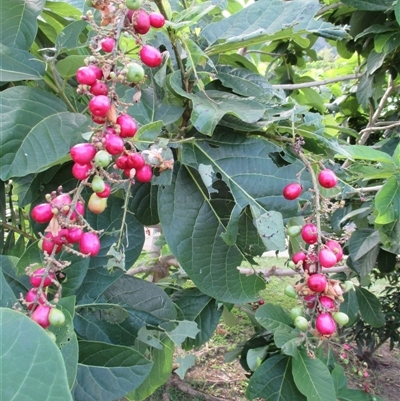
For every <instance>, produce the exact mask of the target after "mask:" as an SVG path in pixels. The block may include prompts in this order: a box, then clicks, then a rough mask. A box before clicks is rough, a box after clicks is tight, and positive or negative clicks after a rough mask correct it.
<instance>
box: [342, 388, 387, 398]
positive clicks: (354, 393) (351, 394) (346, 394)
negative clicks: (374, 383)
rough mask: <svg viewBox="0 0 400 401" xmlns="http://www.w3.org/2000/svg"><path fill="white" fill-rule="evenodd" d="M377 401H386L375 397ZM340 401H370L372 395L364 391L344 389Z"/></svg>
mask: <svg viewBox="0 0 400 401" xmlns="http://www.w3.org/2000/svg"><path fill="white" fill-rule="evenodd" d="M375 398H376V401H384V400H383V399H382V398H381V397H377V396H375ZM338 400H339V401H370V400H371V395H370V394H368V393H366V392H365V391H363V390H353V389H350V388H346V389H343V390H341V391H340V392H339V394H338Z"/></svg>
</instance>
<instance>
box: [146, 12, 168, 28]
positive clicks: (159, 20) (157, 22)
mask: <svg viewBox="0 0 400 401" xmlns="http://www.w3.org/2000/svg"><path fill="white" fill-rule="evenodd" d="M149 19H150V25H151V26H152V27H153V28H162V27H163V26H164V24H165V18H164V16H163V15H162V14H160V13H156V12H154V13H150V15H149Z"/></svg>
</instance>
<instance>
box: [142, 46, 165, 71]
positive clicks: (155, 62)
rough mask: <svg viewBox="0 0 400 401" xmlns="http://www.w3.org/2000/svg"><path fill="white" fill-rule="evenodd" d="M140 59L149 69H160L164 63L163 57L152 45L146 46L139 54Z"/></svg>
mask: <svg viewBox="0 0 400 401" xmlns="http://www.w3.org/2000/svg"><path fill="white" fill-rule="evenodd" d="M139 57H140V59H141V60H142V62H143V63H144V64H146V65H147V66H148V67H151V68H154V67H158V66H159V65H161V63H162V55H161V53H160V51H159V50H158V49H156V48H155V47H153V46H150V45H144V46H143V47H142V48H141V49H140V52H139Z"/></svg>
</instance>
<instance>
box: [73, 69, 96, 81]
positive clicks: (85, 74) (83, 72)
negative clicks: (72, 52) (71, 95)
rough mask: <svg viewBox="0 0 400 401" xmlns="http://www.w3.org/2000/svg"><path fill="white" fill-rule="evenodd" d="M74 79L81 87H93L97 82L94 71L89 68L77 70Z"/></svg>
mask: <svg viewBox="0 0 400 401" xmlns="http://www.w3.org/2000/svg"><path fill="white" fill-rule="evenodd" d="M76 79H77V81H78V82H79V83H80V84H82V85H93V84H94V83H95V82H96V80H97V78H96V73H95V71H94V70H93V69H92V68H90V67H81V68H79V69H78V71H77V72H76Z"/></svg>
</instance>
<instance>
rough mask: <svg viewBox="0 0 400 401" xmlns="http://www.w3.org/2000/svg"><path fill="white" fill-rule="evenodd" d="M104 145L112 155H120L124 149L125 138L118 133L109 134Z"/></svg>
mask: <svg viewBox="0 0 400 401" xmlns="http://www.w3.org/2000/svg"><path fill="white" fill-rule="evenodd" d="M104 145H105V148H106V151H107V152H108V153H109V154H110V155H119V154H120V153H121V152H122V151H123V150H124V140H123V139H122V138H121V137H120V136H118V135H114V134H107V135H106V137H105V143H104Z"/></svg>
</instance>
